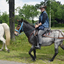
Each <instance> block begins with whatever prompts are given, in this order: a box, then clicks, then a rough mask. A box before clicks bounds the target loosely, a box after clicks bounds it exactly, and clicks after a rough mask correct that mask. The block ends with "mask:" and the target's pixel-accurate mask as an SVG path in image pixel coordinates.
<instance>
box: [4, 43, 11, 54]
mask: <svg viewBox="0 0 64 64" xmlns="http://www.w3.org/2000/svg"><path fill="white" fill-rule="evenodd" d="M5 49H6V51H8V53H9V52H10V50H9V49H8V48H7V46H6V44H5Z"/></svg>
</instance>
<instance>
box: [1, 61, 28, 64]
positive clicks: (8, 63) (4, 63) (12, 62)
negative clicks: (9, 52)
mask: <svg viewBox="0 0 64 64" xmlns="http://www.w3.org/2000/svg"><path fill="white" fill-rule="evenodd" d="M0 64H27V63H21V62H20V63H19V62H14V61H5V60H0Z"/></svg>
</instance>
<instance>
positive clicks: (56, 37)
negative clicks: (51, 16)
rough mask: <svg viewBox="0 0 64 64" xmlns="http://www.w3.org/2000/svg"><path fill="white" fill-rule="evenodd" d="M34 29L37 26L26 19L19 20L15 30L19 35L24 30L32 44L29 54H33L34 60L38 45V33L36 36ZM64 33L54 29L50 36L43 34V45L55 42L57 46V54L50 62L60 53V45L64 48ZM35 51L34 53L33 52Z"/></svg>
mask: <svg viewBox="0 0 64 64" xmlns="http://www.w3.org/2000/svg"><path fill="white" fill-rule="evenodd" d="M34 30H35V27H34V26H33V25H31V24H30V23H29V22H27V21H26V20H23V19H22V20H20V21H18V25H17V27H16V29H15V31H14V34H15V35H16V36H18V35H19V34H20V33H21V32H24V33H25V35H26V36H27V38H28V41H29V43H30V44H32V47H31V49H30V50H29V55H30V56H31V58H32V60H33V61H35V60H36V47H35V46H36V45H37V38H38V37H37V35H36V36H34ZM63 34H64V33H63V32H62V31H60V30H52V32H51V34H49V37H48V36H47V37H46V36H43V37H42V44H41V46H49V45H51V44H53V43H54V46H55V54H54V56H53V57H52V58H51V59H50V60H49V61H50V62H51V61H53V60H54V58H55V57H56V55H57V54H58V47H59V46H60V47H61V48H62V49H63V50H64V45H63V43H62V42H63V40H64V35H63ZM32 51H33V53H34V55H32V54H31V52H32Z"/></svg>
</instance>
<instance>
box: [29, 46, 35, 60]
mask: <svg viewBox="0 0 64 64" xmlns="http://www.w3.org/2000/svg"><path fill="white" fill-rule="evenodd" d="M32 51H33V52H34V56H33V55H32V54H31V52H32ZM35 52H36V51H35V47H34V46H32V47H31V49H30V51H29V55H30V56H31V57H32V60H33V61H35V58H36V54H35Z"/></svg>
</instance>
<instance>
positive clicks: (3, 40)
mask: <svg viewBox="0 0 64 64" xmlns="http://www.w3.org/2000/svg"><path fill="white" fill-rule="evenodd" d="M0 40H1V41H2V42H3V46H2V48H1V49H0V51H2V50H3V48H4V45H5V39H4V38H2V37H1V38H0Z"/></svg>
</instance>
